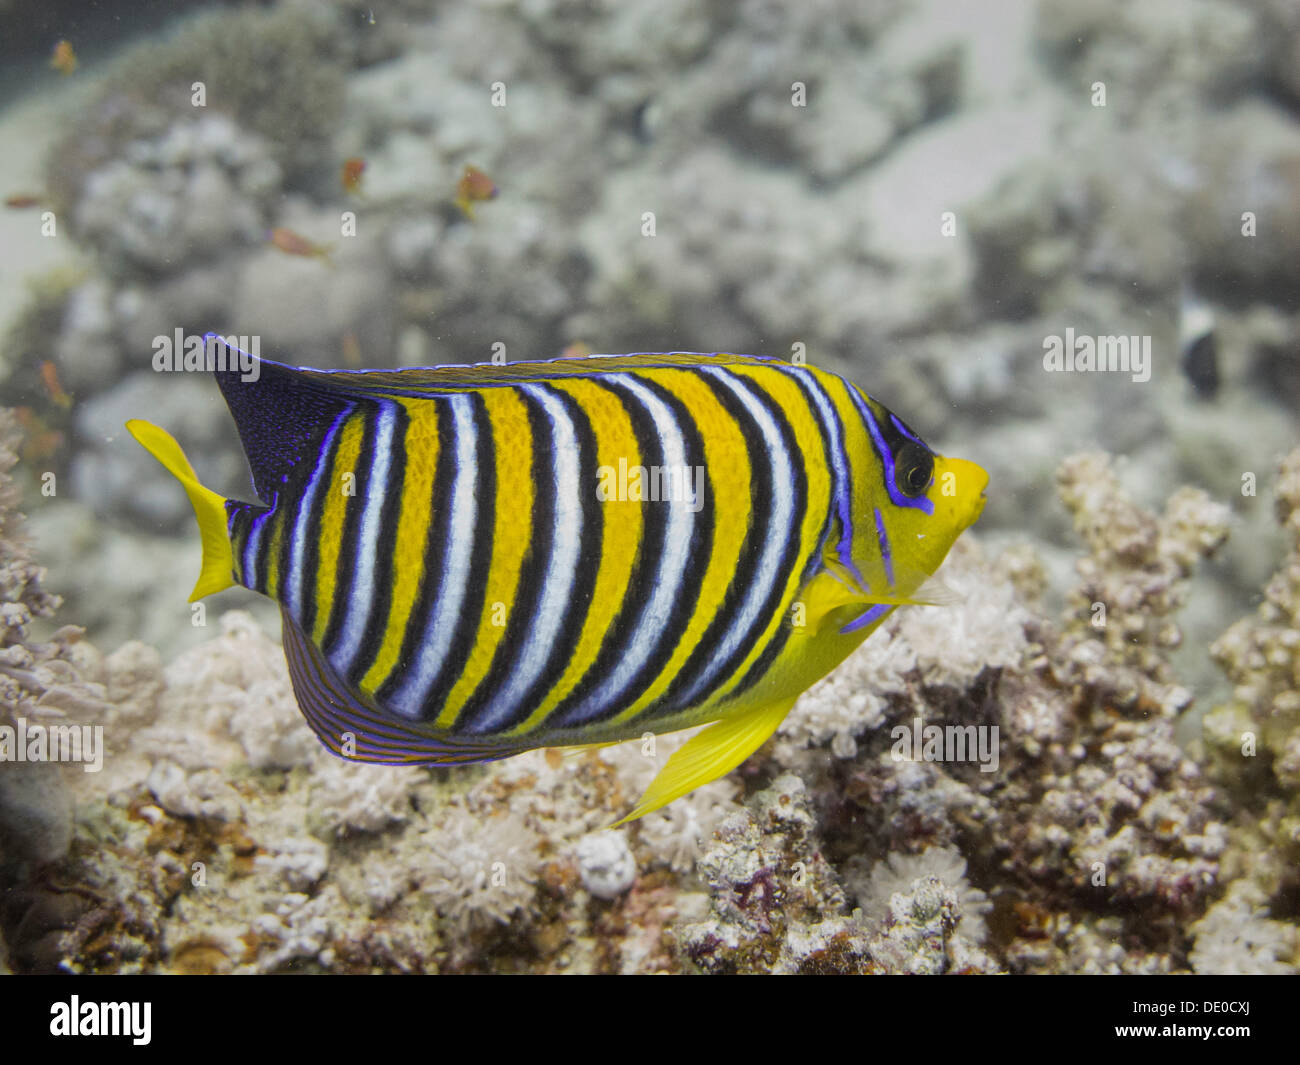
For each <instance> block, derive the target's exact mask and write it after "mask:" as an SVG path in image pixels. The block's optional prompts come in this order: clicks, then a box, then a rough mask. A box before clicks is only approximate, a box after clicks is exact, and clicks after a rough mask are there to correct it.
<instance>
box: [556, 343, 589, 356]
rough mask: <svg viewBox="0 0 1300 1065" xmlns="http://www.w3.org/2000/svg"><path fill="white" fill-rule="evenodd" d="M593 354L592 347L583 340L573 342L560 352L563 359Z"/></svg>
mask: <svg viewBox="0 0 1300 1065" xmlns="http://www.w3.org/2000/svg"><path fill="white" fill-rule="evenodd" d="M590 354H591V348H589V347H587V345H586V344H584V343H583V342H582V341H581V340H575V341H574V342H573V343H572V344H570V345H569V346H568V347H566V348H565V349H564V350H563V351H562V352H560V358H562V359H585V358H586V357H587V356H588V355H590Z"/></svg>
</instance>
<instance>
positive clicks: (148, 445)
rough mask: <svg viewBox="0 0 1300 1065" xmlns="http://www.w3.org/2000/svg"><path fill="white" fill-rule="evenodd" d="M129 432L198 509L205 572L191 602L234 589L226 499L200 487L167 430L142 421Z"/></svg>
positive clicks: (130, 425) (131, 425)
mask: <svg viewBox="0 0 1300 1065" xmlns="http://www.w3.org/2000/svg"><path fill="white" fill-rule="evenodd" d="M126 429H127V432H129V433H130V434H131V435H132V436H133V437H135V438H136V440H137V441H138V442H139V443H140V446H141V447H143V448H144V449H145V450H146V451H147V452H149V454H151V455H152V456H153V457H154V458H156V459H157V460H158V461H159V462H161V463H162V464H163V466H164V467H165V468H166V470H167V472H168V473H170V474H171V475H172V476H173V477H175V478H176V480H178V481H180V482H181V487H182V488H184V489H185V494H186V495H187V496H189V497H190V505H191V506H192V507H194V516H195V517H196V518H197V519H198V522H199V537H200V539H201V540H202V542H203V568H202V569H201V570H200V571H199V581H198V583H197V584H196V585H195V586H194V591H193V592H191V593H190V602H191V603H192V602H194V601H195V600H196V599H202V598H203V597H204V596H205V595H212V594H213V593H214V592H220V591H224V590H225V589H227V588H230V587H233V586H234V583H235V580H234V569H235V556H234V553H233V552H232V551H231V549H230V536H229V535H228V533H227V532H226V500H225V497H224V496H219V495H217V493H216V492H214V491H212V489H211V488H204V487H203V485H201V484H199V478H198V475H197V474H196V473H195V472H194V467H193V466H191V465H190V460H189V459H187V458H186V457H185V452H184V451H182V450H181V446H180V444H178V443H176V441H175V440H174V439H173V438H172V435H171V434H170V433H169V432H167V430H165V429H159V428H158V426H156V425H152V424H150V423H149V422H145V421H140V420H139V419H138V418H137V419H132V420H131V421H129V422H127V423H126Z"/></svg>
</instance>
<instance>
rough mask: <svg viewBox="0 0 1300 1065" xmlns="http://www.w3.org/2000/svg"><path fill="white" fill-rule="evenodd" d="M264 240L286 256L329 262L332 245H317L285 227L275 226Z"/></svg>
mask: <svg viewBox="0 0 1300 1065" xmlns="http://www.w3.org/2000/svg"><path fill="white" fill-rule="evenodd" d="M266 239H267V240H269V241H270V242H271V243H272V244H274V245H275V246H276V247H277V248H279V249H280V250H281V251H282V252H284V253H285V254H287V255H302V256H305V257H307V258H312V259H321V260H323V261H324V262H326V263H329V262H330V252H331V251H332V250H333V245H330V244H317V243H316V242H315V241H312V240H308V239H307V238H306V237H304V236H303V235H302V234H300V233H295V232H294V231H293V230H292V229H289V228H288V227H287V226H276V227H275V228H274V229H273V230H271V232H270V233H268V234H267V235H266ZM331 265H332V264H331Z"/></svg>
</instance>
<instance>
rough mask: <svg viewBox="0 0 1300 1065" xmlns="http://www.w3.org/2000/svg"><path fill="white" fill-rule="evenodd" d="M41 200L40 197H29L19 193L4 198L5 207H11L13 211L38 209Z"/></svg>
mask: <svg viewBox="0 0 1300 1065" xmlns="http://www.w3.org/2000/svg"><path fill="white" fill-rule="evenodd" d="M42 202H43V200H42V199H41V197H40V196H29V195H25V194H23V193H19V194H18V195H17V196H6V197H5V206H6V207H12V208H14V209H15V210H22V209H23V208H26V207H39V206H40V205H41V203H42Z"/></svg>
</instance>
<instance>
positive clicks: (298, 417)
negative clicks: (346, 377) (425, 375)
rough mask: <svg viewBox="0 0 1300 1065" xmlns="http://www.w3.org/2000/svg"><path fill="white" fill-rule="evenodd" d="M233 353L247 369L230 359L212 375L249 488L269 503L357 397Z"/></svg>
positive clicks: (284, 368) (311, 456) (311, 458)
mask: <svg viewBox="0 0 1300 1065" xmlns="http://www.w3.org/2000/svg"><path fill="white" fill-rule="evenodd" d="M228 346H230V347H232V348H233V345H228ZM234 351H235V352H237V353H238V357H239V358H242V359H243V360H244V361H243V366H245V367H251V370H250V371H244V370H243V369H242V368H241V366H240V365H239V363H238V362H237V361H236V360H235V359H230V360H228V362H227V363H226V364H224V365H223V364H222V363H221V362H218V364H217V365H216V367H215V368H214V369H213V373H214V375H215V376H216V379H217V384H218V385H219V386H220V387H221V394H222V395H223V396H224V397H225V399H226V406H228V407H229V408H230V413H231V414H232V415H233V416H234V419H235V426H236V428H238V430H239V439H240V441H241V442H242V443H243V445H244V454H245V455H247V456H248V465H249V467H250V468H251V469H252V471H253V490H254V491H255V492H256V493H257V495H258V497H259V498H260V499H261V500H262V501H263V502H264V503H267V504H270V503H273V502H274V500H275V497H276V495H277V494H278V493H279V491H280V488H281V486H282V485H283V484H284V483H285V482H286V481H287V480H288V479H289V477H290V475H291V474H292V473H293V471H294V470H295V469H296V468H297V467H298V466H299V464H300V463H302V462H304V461H314V460H315V458H316V455H317V448H318V447H319V446H320V442H321V441H322V440H323V439H324V437H325V435H326V433H327V432H328V431H329V428H330V426H331V425H333V424H334V421H335V419H337V418H338V416H339V415H340V414H344V413H346V412H347V411H348V410H350V409H352V408H353V407H354V406H356V400H355V399H354V398H352V397H349V396H347V395H346V394H344V393H342V392H339V391H338V390H336V389H330V388H322V387H319V386H317V385H315V384H313V383H312V382H311V381H310V380H308V379H306V377H305V375H304V374H303V373H302V371H300V370H295V369H294V368H293V367H291V366H283V365H281V364H280V363H278V362H271V361H270V360H269V359H258V358H256V357H255V356H252V355H249V354H248V353H247V352H240V351H239V349H237V348H234ZM249 359H251V360H252V361H251V363H250V362H249V361H248V360H249ZM254 371H255V372H254Z"/></svg>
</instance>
